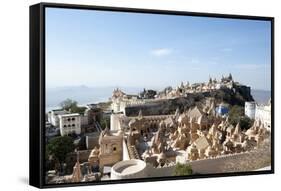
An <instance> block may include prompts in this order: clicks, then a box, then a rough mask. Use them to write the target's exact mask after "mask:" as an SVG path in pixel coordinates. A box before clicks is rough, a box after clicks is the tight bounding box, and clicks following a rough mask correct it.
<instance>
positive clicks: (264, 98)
mask: <svg viewBox="0 0 281 191" xmlns="http://www.w3.org/2000/svg"><path fill="white" fill-rule="evenodd" d="M251 94H252V96H253V98H254V100H255V101H256V102H257V103H259V104H265V103H267V102H268V100H269V99H270V98H271V91H268V90H251Z"/></svg>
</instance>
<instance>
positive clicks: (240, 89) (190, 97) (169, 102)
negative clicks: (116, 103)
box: [126, 85, 253, 116]
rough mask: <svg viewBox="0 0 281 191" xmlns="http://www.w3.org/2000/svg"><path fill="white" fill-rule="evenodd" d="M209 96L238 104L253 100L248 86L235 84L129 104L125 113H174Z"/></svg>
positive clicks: (242, 104) (130, 114)
mask: <svg viewBox="0 0 281 191" xmlns="http://www.w3.org/2000/svg"><path fill="white" fill-rule="evenodd" d="M209 97H213V98H215V100H216V103H221V102H224V103H228V104H230V105H240V106H244V103H245V101H253V97H252V95H251V89H250V87H248V86H243V85H236V86H234V87H233V88H232V89H229V88H223V89H219V90H215V91H212V92H203V93H193V94H187V95H186V97H179V98H174V99H164V100H156V101H155V102H152V103H149V104H145V105H138V106H130V107H127V108H126V115H127V116H137V115H138V113H139V111H140V110H142V113H143V115H167V114H174V112H175V111H176V109H177V108H179V109H180V110H181V111H184V110H187V109H188V108H190V107H192V106H195V105H196V104H197V103H199V102H202V101H204V99H206V98H209Z"/></svg>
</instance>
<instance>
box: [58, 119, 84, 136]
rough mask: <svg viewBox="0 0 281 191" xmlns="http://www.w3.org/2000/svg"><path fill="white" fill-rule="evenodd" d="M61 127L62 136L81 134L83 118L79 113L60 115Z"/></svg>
mask: <svg viewBox="0 0 281 191" xmlns="http://www.w3.org/2000/svg"><path fill="white" fill-rule="evenodd" d="M59 127H60V134H61V136H64V135H69V134H72V133H75V134H77V135H79V134H80V133H81V116H80V114H79V113H71V114H63V115H59Z"/></svg>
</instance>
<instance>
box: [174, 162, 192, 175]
mask: <svg viewBox="0 0 281 191" xmlns="http://www.w3.org/2000/svg"><path fill="white" fill-rule="evenodd" d="M192 173H193V171H192V168H191V166H190V165H189V164H180V163H177V164H176V167H175V170H174V172H173V175H174V176H186V175H191V174H192Z"/></svg>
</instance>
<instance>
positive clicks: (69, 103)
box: [60, 98, 86, 113]
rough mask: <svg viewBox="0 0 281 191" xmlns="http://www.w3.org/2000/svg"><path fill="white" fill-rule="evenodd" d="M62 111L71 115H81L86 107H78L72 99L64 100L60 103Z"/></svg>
mask: <svg viewBox="0 0 281 191" xmlns="http://www.w3.org/2000/svg"><path fill="white" fill-rule="evenodd" d="M60 106H61V108H62V109H64V110H67V111H71V113H83V112H84V111H85V110H86V107H79V106H78V102H77V101H75V100H72V99H69V98H68V99H66V100H64V101H62V102H61V103H60Z"/></svg>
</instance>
